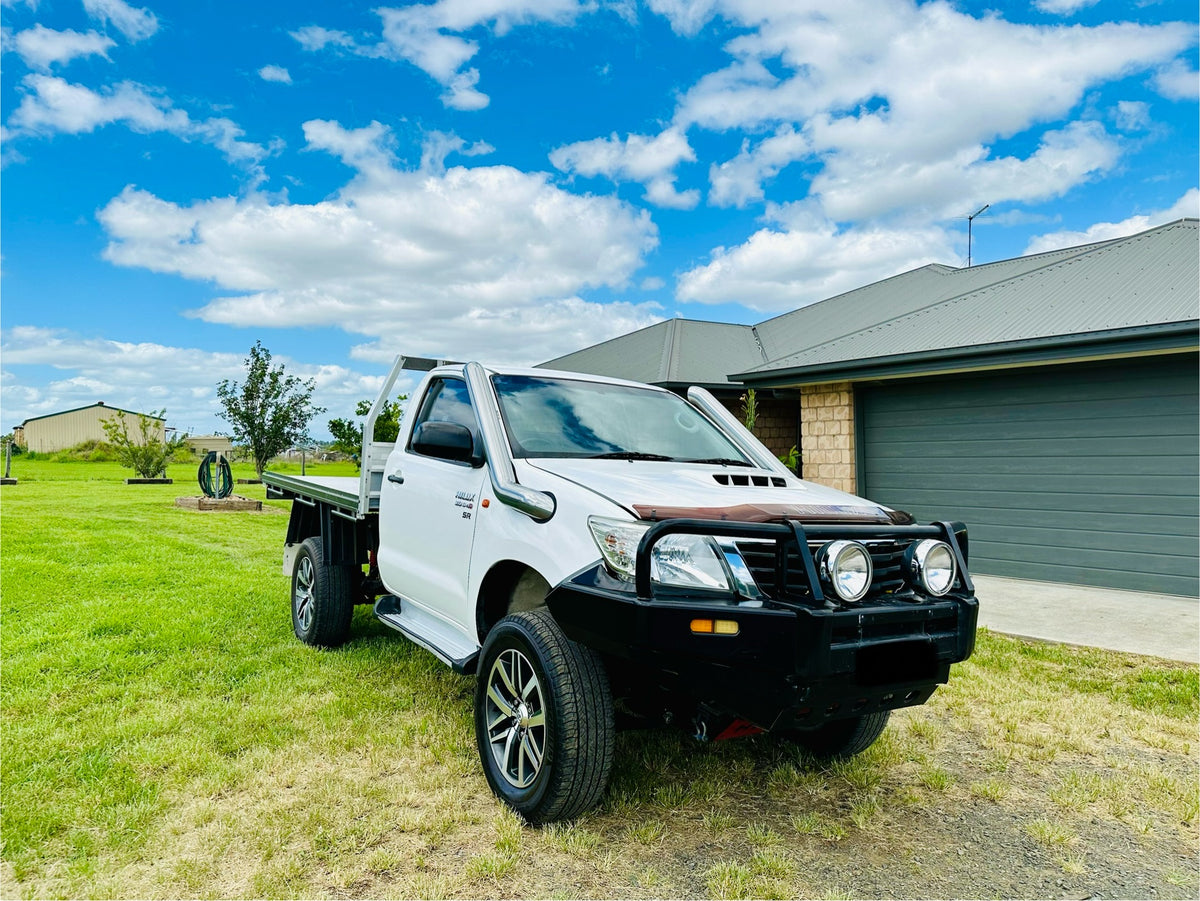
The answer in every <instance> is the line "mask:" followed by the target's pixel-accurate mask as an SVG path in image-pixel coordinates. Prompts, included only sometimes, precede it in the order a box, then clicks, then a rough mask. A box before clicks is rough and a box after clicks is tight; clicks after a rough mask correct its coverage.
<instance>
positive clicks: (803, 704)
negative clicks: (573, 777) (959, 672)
mask: <svg viewBox="0 0 1200 901" xmlns="http://www.w3.org/2000/svg"><path fill="white" fill-rule="evenodd" d="M956 530H958V531H959V533H960V535H961V534H962V530H961V527H958V526H951V525H950V524H947V523H943V524H939V525H937V526H879V527H876V526H835V525H822V526H820V527H816V526H813V527H809V528H808V529H807V530H805V529H804V527H802V526H801V525H800V524H797V523H788V524H786V525H767V524H745V523H725V522H721V523H718V522H709V521H701V520H672V521H668V522H664V523H660V524H658V525H656V526H655V527H653V528H652V529H651V530H650V532H648V533H647V535H646V538H645V539H644V540H643V542H642V545H641V547H640V548H639V551H638V567H637V574H638V579H637V582H636V583H635V584H630V583H629V582H626V581H623V580H620V579H617V578H614V577H613V576H611V575H610V574H609V573H608V571H607V570H606V569H605V568H604V566H603V565H602V564H596V565H595V566H592V567H589V568H587V569H584V570H582V571H580V572H578V573H576V574H575V575H573V576H571V577H570V578H568V579H566V580H564V581H563V582H562V583H560V584H559V585H558V586H556V587H555V588H554V589H553V590H552V591H551V592H550V594H549V596H548V598H547V604H548V606H549V608H550V612H551V613H552V614H553V615H554V618H555V620H556V621H557V622H558V623H559V625H560V627H561V628H562V629H563V631H564V632H565V633H566V635H567V636H568V637H569V638H571V639H572V640H574V641H578V642H580V643H581V644H584V645H586V646H588V647H591V648H594V649H595V650H597V651H600V652H602V653H604V654H608V655H611V656H613V657H616V658H620V659H623V660H626V661H629V663H630V664H631V665H634V666H637V667H639V668H641V669H643V670H649V671H652V672H653V673H654V674H655V675H656V676H657V678H658V680H659V683H660V685H661V686H662V687H663V688H665V689H667V690H670V691H674V692H678V693H681V694H686V695H688V696H690V697H693V698H695V699H696V700H697V701H700V702H703V703H704V704H707V705H709V706H711V707H716V708H718V709H721V710H724V711H726V712H728V713H730V714H732V715H735V716H738V717H742V718H744V719H747V720H750V721H751V722H753V723H755V724H756V725H758V726H761V727H762V728H764V729H789V728H810V727H813V726H817V725H820V724H821V723H822V722H824V721H826V720H831V719H840V718H843V717H849V716H858V715H861V714H864V713H870V712H874V711H879V710H891V709H894V708H898V707H906V706H912V705H914V704H921V703H924V701H926V700H927V699H928V698H929V696H930V695H931V694H933V691H934V689H935V688H936V687H937V685H938V684H940V683H944V682H946V681H947V679H948V678H949V674H950V666H951V664H953V663H957V662H959V661H962V660H965V659H966V658H967V657H968V656H970V654H971V651H972V650H973V648H974V645H975V627H976V621H977V618H978V609H979V605H978V602H977V601H976V599H975V597H974V588H973V586H972V584H971V580H970V577H969V576H968V575H967V571H966V561H965V559H964V558H963V554H962V551H961V547H960V544H959V542H958V541H955V540H954V538H955V531H956ZM675 532H686V533H691V534H717V535H721V536H725V537H732V538H735V539H736V538H748V539H752V540H759V541H761V540H764V539H765V540H774V541H775V542H776V547H777V552H778V554H777V557H778V561H779V566H778V570H779V571H778V573H777V576H778V578H777V581H776V585H778V586H784V588H783V590H776V592H775V595H776V596H773V597H771V598H769V599H761V600H759V601H749V602H748V601H746V600H745V599H739V598H737V597H735V596H733V595H729V596H726V597H719V596H716V597H715V596H711V595H704V596H698V595H696V594H691V595H689V594H686V593H682V592H678V591H666V590H663V589H661V588H656V586H654V585H652V584H651V582H650V579H649V562H648V558H649V552H650V549H651V548H652V547H653V545H654V543H656V542H657V541H658V540H660V539H661V538H662V537H664V536H665V535H667V534H671V533H675ZM929 535H937V537H940V538H942V539H943V540H946V539H947V536H948V537H949V541H948V543H949V544H950V545H951V547H952V548H953V549H954V551H955V554H956V555H957V556H958V558H959V559H958V563H959V573H960V577H959V581H958V584H956V586H955V589H954V590H953V591H952V592H951V593H950V594H948V595H946V596H945V597H942V598H932V599H931V598H924V597H921V596H918V595H916V594H915V593H913V592H911V591H906V592H904V593H888V594H883V595H880V596H877V597H874V598H868V599H867V600H865V601H863V602H861V603H858V604H855V605H852V606H851V605H838V604H834V603H831V602H829V601H827V600H825V599H824V597H823V594H822V592H821V588H820V585H819V583H818V581H817V577H816V570H815V566H814V565H813V561H812V555H811V552H810V551H809V546H810V541H812V540H825V539H831V538H833V537H859V538H865V537H870V538H889V539H896V540H901V541H903V540H915V539H916V538H921V537H928V536H929ZM793 569H798V570H800V571H799V572H793V571H790V570H793ZM789 586H791V589H789ZM694 619H725V620H733V621H735V622H736V623H737V626H738V629H737V634H736V635H718V634H697V633H694V632H693V631H692V629H691V622H692V620H694Z"/></svg>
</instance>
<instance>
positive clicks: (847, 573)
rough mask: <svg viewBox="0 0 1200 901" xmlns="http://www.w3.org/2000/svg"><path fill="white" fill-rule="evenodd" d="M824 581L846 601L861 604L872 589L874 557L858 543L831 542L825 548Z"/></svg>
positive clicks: (822, 569)
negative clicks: (872, 561) (872, 558)
mask: <svg viewBox="0 0 1200 901" xmlns="http://www.w3.org/2000/svg"><path fill="white" fill-rule="evenodd" d="M820 556H821V560H820V570H821V579H822V581H824V582H825V584H826V585H828V586H829V587H830V588H832V589H833V593H834V594H836V595H837V596H838V597H839V598H841V599H842V600H843V601H847V602H852V601H859V600H862V598H863V597H864V596H865V595H866V593H867V591H868V589H870V587H871V555H870V553H868V552H867V549H866V548H865V547H863V546H862V545H861V544H859V543H858V542H857V541H831V542H830V543H829V544H827V545H825V547H823V548H821V555H820Z"/></svg>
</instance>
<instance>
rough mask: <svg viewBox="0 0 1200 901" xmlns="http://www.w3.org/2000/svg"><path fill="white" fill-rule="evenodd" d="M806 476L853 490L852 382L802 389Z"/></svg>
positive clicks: (831, 485) (825, 483) (802, 443)
mask: <svg viewBox="0 0 1200 901" xmlns="http://www.w3.org/2000/svg"><path fill="white" fill-rule="evenodd" d="M800 423H801V424H800V433H801V439H802V440H801V451H802V454H801V456H802V459H803V461H804V469H803V472H804V478H806V479H808V480H809V481H811V482H818V483H820V484H822V485H828V486H829V487H830V488H837V489H839V490H841V491H848V492H850V493H851V494H854V493H855V492H856V491H857V487H856V486H857V479H856V478H855V457H854V390H853V388H852V387H851V385H850V383H849V382H832V383H830V384H826V385H808V386H805V387H803V388H801V389H800Z"/></svg>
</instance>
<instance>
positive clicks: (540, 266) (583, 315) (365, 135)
mask: <svg viewBox="0 0 1200 901" xmlns="http://www.w3.org/2000/svg"><path fill="white" fill-rule="evenodd" d="M305 134H306V136H307V137H308V139H309V141H310V146H311V147H313V148H319V149H323V150H327V151H329V152H332V153H335V154H337V155H338V156H340V157H341V158H342V159H343V160H344V161H345V162H347V163H348V164H350V165H353V166H355V167H356V168H357V169H358V174H357V175H356V177H355V178H354V179H352V180H351V181H350V182H349V184H347V185H346V186H345V187H344V188H343V189H342V190H341V191H340V192H339V193H338V194H337V195H336V196H334V197H332V198H330V199H328V200H325V201H322V202H319V203H313V204H296V203H288V202H283V201H279V200H274V201H273V200H271V199H269V198H267V197H265V196H263V195H261V194H250V195H249V196H246V197H241V198H232V197H230V198H214V199H211V200H207V201H201V202H197V203H193V204H191V205H190V206H181V205H178V204H175V203H171V202H169V201H166V200H163V199H160V198H159V197H156V196H154V195H153V194H150V193H148V192H146V191H141V190H136V189H134V188H132V187H131V188H126V190H125V191H123V192H122V193H121V194H120V196H118V197H116V198H115V199H113V200H112V201H111V202H110V203H109V204H108V205H107V206H106V207H105V208H104V209H103V210H102V211H101V212H100V221H101V223H102V225H103V226H104V228H105V230H106V232H107V233H108V235H109V238H110V244H109V246H108V248H107V249H106V251H105V257H106V258H107V259H109V260H110V261H112V262H114V263H116V264H118V265H123V266H136V267H140V268H145V269H150V270H152V271H156V272H169V273H176V274H179V275H182V276H184V277H187V278H192V279H200V280H205V281H210V282H212V283H214V284H216V285H217V286H219V287H220V288H221V289H224V290H225V291H228V292H231V293H229V294H228V295H226V296H223V297H218V298H217V299H214V300H213V301H211V302H210V303H208V304H206V305H205V306H204V307H203V308H201V309H199V310H197V311H195V312H194V315H196V316H198V317H199V318H202V319H204V320H206V321H209V322H219V323H224V324H229V325H240V326H250V325H255V326H268V327H337V328H341V329H344V330H345V331H348V332H352V333H356V334H361V335H365V336H368V337H371V338H376V339H379V340H380V341H381V342H382V346H384V347H386V348H388V352H389V353H391V352H393V349H399V350H404V351H406V352H409V353H418V354H422V355H427V356H435V355H441V356H452V357H459V356H462V355H463V354H465V353H474V354H479V355H481V356H483V357H485V358H489V359H497V358H501V357H502V358H504V359H507V360H520V361H523V362H537V361H539V360H541V359H545V358H548V357H551V356H554V355H555V354H556V353H563V352H566V351H568V350H571V349H574V347H575V346H579V345H581V344H588V343H594V342H595V341H598V340H603V338H607V337H612V336H613V335H616V334H620V333H621V332H623V331H625V330H627V329H628V328H630V327H638V326H640V325H644V324H647V323H648V322H649V321H652V320H653V319H654V318H656V316H657V313H656V308H653V307H651V306H647V305H639V306H629V305H625V306H615V307H611V308H610V307H609V306H605V305H600V304H591V303H588V302H586V301H583V300H580V299H579V298H578V296H577V294H578V292H579V291H582V290H584V289H586V288H592V287H599V286H608V287H611V288H616V289H621V288H622V287H624V286H625V285H627V284H628V282H629V280H630V279H631V277H632V276H633V275H634V273H635V272H636V271H637V269H638V268H639V267H640V266H641V264H642V261H643V257H644V255H645V254H646V253H647V252H649V250H651V249H652V248H653V247H654V246H655V245H656V244H657V232H656V229H655V227H654V225H653V224H652V223H651V221H650V218H649V216H648V215H647V214H646V213H644V212H638V211H635V210H634V209H632V208H631V207H629V206H628V205H626V204H623V203H621V202H620V201H618V200H617V199H616V198H612V197H594V196H579V195H575V194H571V193H569V192H567V191H564V190H562V189H560V188H557V187H555V186H554V185H552V184H550V182H549V178H548V176H547V175H546V174H545V173H525V172H520V171H518V170H516V169H513V168H510V167H507V166H490V167H489V166H482V167H477V168H464V167H453V168H449V169H445V170H444V171H442V170H441V169H440V168H429V169H424V170H415V171H404V170H399V169H396V168H394V167H393V166H392V165H390V157H389V156H388V150H387V148H388V146H389V140H390V138H389V136H388V134H387V132H386V129H383V128H382V126H378V125H377V124H372V125H370V126H367V127H366V128H362V129H343V128H341V126H340V125H338V124H337V123H332V122H321V121H314V122H310V123H306V126H305ZM631 323H633V324H635V325H631ZM584 332H587V334H586V335H584ZM577 337H578V338H580V340H578V341H576V338H577ZM584 339H586V340H584Z"/></svg>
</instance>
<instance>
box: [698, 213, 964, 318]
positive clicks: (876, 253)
mask: <svg viewBox="0 0 1200 901" xmlns="http://www.w3.org/2000/svg"><path fill="white" fill-rule="evenodd" d="M773 213H774V214H775V215H777V216H780V217H781V218H782V219H784V220H785V221H783V222H781V224H782V225H784V226H785V227H784V228H782V229H779V228H763V229H760V230H759V231H757V232H755V233H754V234H753V235H751V236H750V239H749V240H748V241H746V243H744V244H742V245H740V246H738V247H734V248H732V249H726V248H723V247H718V248H717V249H716V250H714V251H713V253H712V259H711V261H710V262H708V263H707V264H705V265H702V266H697V267H695V268H694V269H691V270H690V271H688V272H685V273H683V274H682V275H681V276H680V277H679V280H678V284H677V288H676V292H675V296H676V298H678V299H679V300H691V301H698V302H700V303H740V304H742V305H744V306H747V307H750V308H752V309H756V310H762V311H777V310H790V309H796V308H797V307H802V306H805V305H807V304H810V303H815V302H816V301H818V300H822V299H824V298H826V297H832V296H834V295H836V294H840V293H842V292H844V291H849V290H852V289H854V288H857V287H860V286H861V285H865V284H869V283H870V282H874V281H878V280H879V279H882V278H887V277H889V276H892V275H895V274H896V273H897V272H902V271H905V270H908V269H912V268H915V267H917V266H923V265H925V264H927V263H930V262H935V261H939V260H940V261H946V260H953V259H957V255H956V254H955V253H954V252H953V241H952V240H951V236H950V235H949V234H948V233H947V232H946V231H945V230H943V229H941V228H937V227H933V226H928V227H924V228H916V227H912V228H886V227H883V226H870V225H867V226H860V227H854V228H848V229H839V228H838V227H837V226H836V225H834V224H833V223H831V222H828V221H825V220H823V219H822V218H821V217H820V216H819V215H817V214H815V213H813V212H812V211H811V210H810V209H808V208H806V207H802V208H790V209H787V210H782V209H780V210H773Z"/></svg>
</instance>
